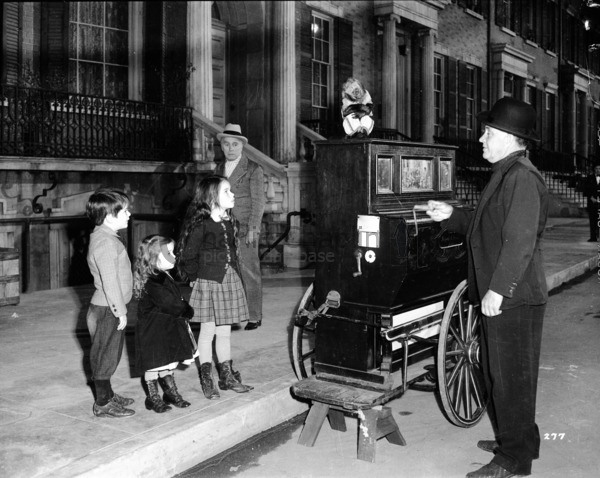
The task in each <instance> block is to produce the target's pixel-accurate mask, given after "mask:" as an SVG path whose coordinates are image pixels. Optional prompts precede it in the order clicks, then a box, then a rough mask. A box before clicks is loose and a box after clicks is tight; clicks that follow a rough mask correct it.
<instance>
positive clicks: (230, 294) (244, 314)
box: [190, 266, 249, 325]
mask: <svg viewBox="0 0 600 478" xmlns="http://www.w3.org/2000/svg"><path fill="white" fill-rule="evenodd" d="M190 305H191V306H192V307H193V308H194V317H193V318H192V322H214V323H215V324H216V325H230V324H238V323H240V322H244V321H246V320H248V319H249V314H248V305H247V303H246V293H245V292H244V285H243V284H242V281H241V279H240V278H239V276H238V274H237V272H236V271H235V269H233V268H232V267H229V266H228V267H227V268H226V269H225V277H224V278H223V283H221V284H219V283H218V282H216V281H212V280H206V279H198V280H197V281H196V283H195V284H194V288H193V289H192V295H191V296H190Z"/></svg>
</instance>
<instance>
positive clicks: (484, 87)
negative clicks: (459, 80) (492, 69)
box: [479, 69, 489, 112]
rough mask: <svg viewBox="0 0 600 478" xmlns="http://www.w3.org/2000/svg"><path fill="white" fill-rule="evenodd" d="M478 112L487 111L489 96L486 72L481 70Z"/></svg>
mask: <svg viewBox="0 0 600 478" xmlns="http://www.w3.org/2000/svg"><path fill="white" fill-rule="evenodd" d="M479 91H480V94H479V112H481V111H486V110H488V109H489V107H488V96H489V88H488V71H487V70H484V69H481V81H480V82H479Z"/></svg>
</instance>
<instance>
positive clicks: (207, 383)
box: [200, 362, 221, 400]
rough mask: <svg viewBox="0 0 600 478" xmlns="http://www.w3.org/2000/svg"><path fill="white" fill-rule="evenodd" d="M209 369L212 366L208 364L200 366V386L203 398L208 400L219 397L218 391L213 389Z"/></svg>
mask: <svg viewBox="0 0 600 478" xmlns="http://www.w3.org/2000/svg"><path fill="white" fill-rule="evenodd" d="M211 369H212V364H211V363H210V362H206V363H203V364H202V365H200V385H202V391H203V392H204V396H205V397H206V398H208V399H209V400H212V399H213V398H220V397H221V396H220V395H219V391H218V390H217V388H216V387H215V382H213V379H212V374H211Z"/></svg>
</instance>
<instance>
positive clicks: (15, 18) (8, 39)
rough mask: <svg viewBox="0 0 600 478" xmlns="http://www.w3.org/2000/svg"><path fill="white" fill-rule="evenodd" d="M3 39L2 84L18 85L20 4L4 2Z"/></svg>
mask: <svg viewBox="0 0 600 478" xmlns="http://www.w3.org/2000/svg"><path fill="white" fill-rule="evenodd" d="M0 8H2V9H3V17H4V18H3V21H4V25H3V35H2V36H3V38H2V44H3V45H4V46H3V52H4V58H3V64H2V82H4V83H11V84H15V83H17V80H18V78H19V51H20V48H21V38H20V34H19V30H20V29H19V9H20V8H21V6H20V4H19V2H3V4H2V7H0Z"/></svg>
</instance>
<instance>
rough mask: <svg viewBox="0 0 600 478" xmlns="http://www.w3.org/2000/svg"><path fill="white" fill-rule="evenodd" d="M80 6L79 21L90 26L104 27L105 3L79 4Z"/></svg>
mask: <svg viewBox="0 0 600 478" xmlns="http://www.w3.org/2000/svg"><path fill="white" fill-rule="evenodd" d="M77 3H78V4H79V21H80V22H81V23H88V24H90V25H104V22H103V18H102V17H103V15H102V13H103V10H104V2H77Z"/></svg>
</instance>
